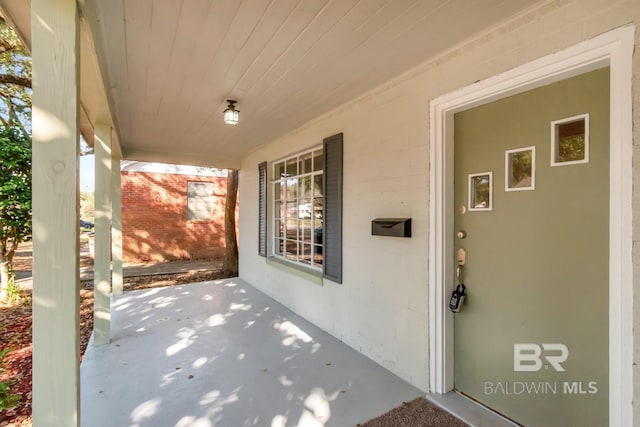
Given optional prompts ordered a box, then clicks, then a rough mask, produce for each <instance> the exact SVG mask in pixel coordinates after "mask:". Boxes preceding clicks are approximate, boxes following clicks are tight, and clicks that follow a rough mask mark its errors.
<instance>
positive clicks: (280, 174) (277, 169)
mask: <svg viewBox="0 0 640 427" xmlns="http://www.w3.org/2000/svg"><path fill="white" fill-rule="evenodd" d="M280 178H284V162H279V163H276V164H275V165H273V179H280Z"/></svg>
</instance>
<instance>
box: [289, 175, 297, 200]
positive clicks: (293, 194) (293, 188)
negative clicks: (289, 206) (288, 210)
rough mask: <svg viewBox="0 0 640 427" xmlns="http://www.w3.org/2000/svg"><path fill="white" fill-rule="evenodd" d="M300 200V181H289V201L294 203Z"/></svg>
mask: <svg viewBox="0 0 640 427" xmlns="http://www.w3.org/2000/svg"><path fill="white" fill-rule="evenodd" d="M297 198H298V179H297V178H294V179H288V180H287V201H288V202H292V201H294V200H296V199H297Z"/></svg>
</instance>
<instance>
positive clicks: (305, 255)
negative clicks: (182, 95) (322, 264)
mask: <svg viewBox="0 0 640 427" xmlns="http://www.w3.org/2000/svg"><path fill="white" fill-rule="evenodd" d="M300 246H301V250H300V262H303V263H305V264H311V245H305V244H301V245H300Z"/></svg>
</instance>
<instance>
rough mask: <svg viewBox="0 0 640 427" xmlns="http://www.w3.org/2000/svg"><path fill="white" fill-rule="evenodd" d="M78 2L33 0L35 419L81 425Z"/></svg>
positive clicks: (42, 426) (53, 426) (41, 426)
mask: <svg viewBox="0 0 640 427" xmlns="http://www.w3.org/2000/svg"><path fill="white" fill-rule="evenodd" d="M78 26H79V25H78V10H77V5H76V0H32V1H31V29H32V59H33V121H32V129H33V193H32V198H33V425H35V426H38V427H47V426H49V427H77V426H79V425H80V369H79V356H80V339H79V330H80V321H79V310H80V307H79V292H80V277H79V271H80V270H79V265H80V263H79V258H80V255H79V248H80V243H79V219H80V216H79V212H78V168H79V136H78V135H79V130H78V129H79V125H78V109H79V108H78V102H79V101H78V92H79V77H78V64H79V43H78Z"/></svg>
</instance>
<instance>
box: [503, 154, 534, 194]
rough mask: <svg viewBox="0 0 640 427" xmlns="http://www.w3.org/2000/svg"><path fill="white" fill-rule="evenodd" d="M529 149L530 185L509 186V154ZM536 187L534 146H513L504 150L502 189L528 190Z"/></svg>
mask: <svg viewBox="0 0 640 427" xmlns="http://www.w3.org/2000/svg"><path fill="white" fill-rule="evenodd" d="M524 151H531V185H530V186H529V187H509V182H510V181H511V156H510V155H511V154H516V153H522V152H524ZM535 189H536V146H535V145H532V146H531V147H523V148H514V149H513V150H507V151H505V152H504V191H529V190H535Z"/></svg>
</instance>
